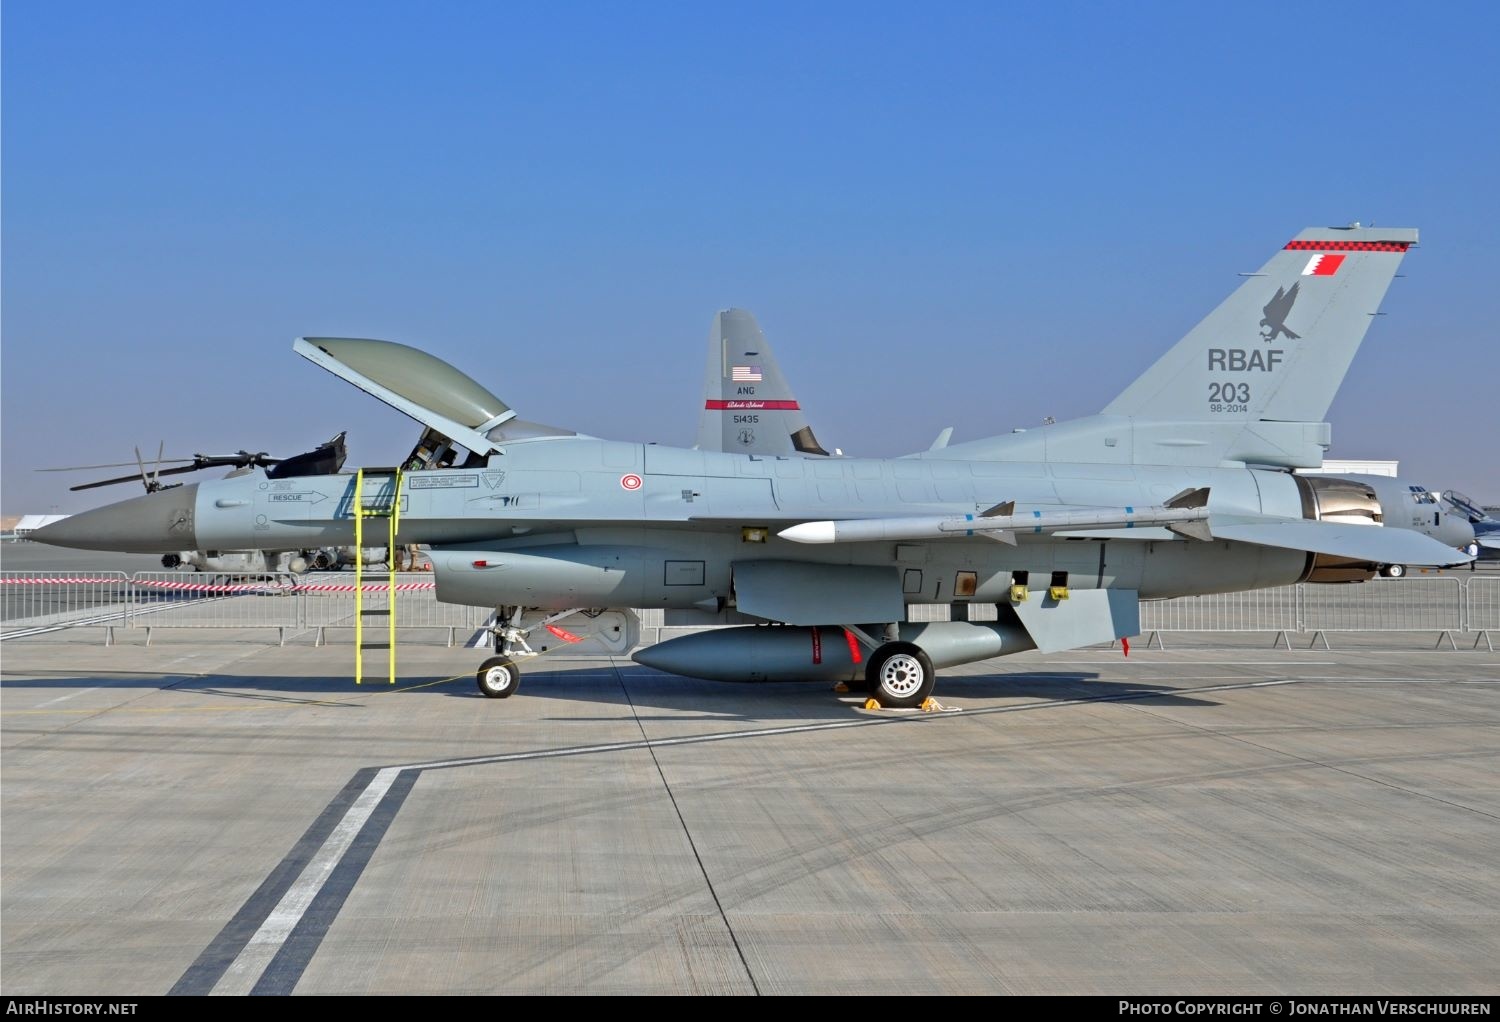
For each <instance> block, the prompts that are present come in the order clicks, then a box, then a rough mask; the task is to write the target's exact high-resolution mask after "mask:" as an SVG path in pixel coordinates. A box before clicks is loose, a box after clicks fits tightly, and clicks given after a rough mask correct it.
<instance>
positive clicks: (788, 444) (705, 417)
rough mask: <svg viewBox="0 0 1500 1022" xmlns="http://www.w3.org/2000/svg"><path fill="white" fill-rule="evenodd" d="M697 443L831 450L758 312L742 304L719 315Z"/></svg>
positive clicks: (776, 450) (749, 450) (766, 450)
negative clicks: (806, 413) (804, 406)
mask: <svg viewBox="0 0 1500 1022" xmlns="http://www.w3.org/2000/svg"><path fill="white" fill-rule="evenodd" d="M698 447H699V449H701V450H705V451H731V452H737V453H740V454H768V455H793V454H820V455H827V454H828V452H827V451H825V450H824V449H823V448H822V447H821V446H819V444H818V440H817V438H816V437H814V436H813V432H812V427H811V426H809V425H808V424H807V420H806V419H805V418H803V417H802V409H801V407H800V406H799V405H798V404H797V398H796V397H795V395H793V394H792V388H791V387H789V386H788V385H787V382H786V379H785V377H783V376H782V375H781V366H780V365H778V364H777V362H776V356H775V355H774V354H773V353H772V352H771V346H770V344H769V343H767V341H766V338H765V335H764V334H762V333H761V332H760V326H759V324H757V323H756V322H755V317H754V316H752V315H751V314H750V313H748V312H746V311H745V310H743V309H725V310H724V311H722V312H719V313H716V314H715V315H714V325H713V329H712V331H710V333H709V338H708V368H707V370H706V372H705V374H704V381H703V411H702V414H701V415H700V416H699V418H698Z"/></svg>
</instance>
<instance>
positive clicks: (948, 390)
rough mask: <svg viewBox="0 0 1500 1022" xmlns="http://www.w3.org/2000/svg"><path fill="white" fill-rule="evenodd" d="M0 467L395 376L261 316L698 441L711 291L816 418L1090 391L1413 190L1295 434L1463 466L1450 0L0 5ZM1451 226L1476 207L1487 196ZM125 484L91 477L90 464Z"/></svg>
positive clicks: (1078, 409) (381, 426)
mask: <svg viewBox="0 0 1500 1022" xmlns="http://www.w3.org/2000/svg"><path fill="white" fill-rule="evenodd" d="M3 19H4V20H3V43H0V44H3V65H0V74H3V143H4V148H3V157H0V158H3V168H0V169H3V204H4V205H3V217H4V218H3V256H4V262H3V324H0V325H3V348H0V388H3V428H4V435H3V447H4V449H3V458H4V460H3V510H4V511H5V512H6V513H18V512H21V511H45V510H48V509H49V508H50V507H51V506H52V505H54V504H55V505H58V506H59V507H60V508H61V509H62V510H65V511H66V510H79V509H82V508H85V507H89V506H93V505H94V504H96V503H99V502H101V499H102V498H101V495H100V494H99V493H97V492H96V493H93V494H80V495H71V494H68V493H67V492H66V484H67V483H68V482H72V481H82V479H84V478H86V476H80V477H79V478H78V479H77V480H74V479H72V478H70V477H65V476H57V475H37V474H36V473H34V472H33V471H32V469H33V468H35V467H38V466H41V465H44V464H87V463H93V462H101V461H120V460H128V459H129V458H130V457H131V447H132V446H133V445H134V444H137V443H138V444H140V446H141V447H142V449H143V450H146V451H150V452H154V451H155V450H156V447H157V443H158V441H159V440H161V439H163V438H165V439H166V440H167V443H168V447H169V449H170V450H169V453H173V452H175V453H190V452H192V451H223V450H234V449H238V448H240V447H251V448H253V449H267V450H270V451H272V452H273V453H292V452H294V451H296V450H302V449H305V448H307V447H309V446H312V445H313V444H315V443H317V442H318V441H320V440H323V439H325V438H326V437H327V436H329V435H331V434H332V433H334V432H336V431H338V430H339V429H344V428H348V429H350V430H351V447H352V451H351V459H352V460H353V461H363V462H366V463H375V464H387V463H390V462H391V461H393V460H394V459H396V458H398V457H399V456H400V455H401V454H404V453H405V451H406V450H407V449H408V448H409V446H410V444H411V441H412V439H413V438H414V435H415V429H414V427H413V425H412V424H410V423H409V422H408V421H407V420H405V419H402V418H401V417H399V416H398V415H396V414H395V413H394V412H391V411H389V410H388V409H386V408H384V406H381V405H379V404H377V403H376V402H374V401H373V400H371V399H369V398H367V397H365V396H363V395H361V394H359V393H357V392H356V391H354V390H353V389H351V388H349V387H347V386H345V385H343V384H340V383H338V382H337V381H335V380H334V379H333V378H332V377H329V376H327V375H326V374H324V373H322V372H321V371H319V370H317V369H316V368H314V367H313V366H311V365H310V364H307V363H305V362H303V361H302V360H301V359H298V358H296V357H295V356H294V355H292V353H291V351H290V348H291V341H292V338H293V337H295V336H297V335H299V334H333V335H345V336H373V337H383V338H388V339H392V340H399V341H404V342H406V343H411V344H415V345H418V346H420V347H425V348H427V349H429V350H431V351H433V352H434V353H436V354H439V355H441V356H442V357H444V358H446V359H448V360H449V361H451V362H453V363H454V364H456V365H458V366H459V367H461V368H463V369H465V370H466V371H468V372H470V373H471V374H472V375H474V376H475V377H476V378H478V379H479V380H481V381H482V382H484V383H485V384H487V385H488V386H490V388H491V389H493V390H494V391H495V392H496V393H498V394H499V395H500V396H501V397H503V398H505V400H507V401H508V402H510V403H511V404H512V405H514V406H515V407H516V408H517V409H518V410H520V411H521V413H522V414H523V415H524V416H526V417H527V418H532V419H537V420H540V421H544V422H552V423H556V424H559V425H566V426H570V427H573V428H576V429H579V430H582V431H585V432H590V433H595V434H598V435H603V436H609V437H615V438H621V439H639V440H653V441H659V442H662V443H677V444H689V443H691V442H692V435H693V425H694V421H695V415H696V412H695V405H696V404H697V401H698V397H699V387H700V385H701V367H702V362H703V358H704V346H705V343H706V338H707V331H708V327H709V322H710V319H711V317H712V314H713V312H714V310H716V309H719V308H723V307H726V306H731V305H735V306H741V307H745V308H749V309H752V310H753V311H755V312H756V313H757V315H758V316H759V318H760V320H761V324H762V326H763V327H764V328H765V329H766V331H767V333H768V334H769V336H770V338H771V340H772V341H773V342H774V343H775V344H776V346H777V348H778V353H779V354H780V356H781V359H782V362H783V364H784V366H785V368H786V370H787V372H788V375H789V377H790V379H791V380H792V382H793V385H794V387H795V388H796V389H797V391H798V396H799V397H800V398H801V400H802V403H803V405H804V407H805V408H807V409H808V413H809V418H810V419H811V421H812V423H813V425H814V426H815V428H816V429H817V431H818V435H819V437H820V438H822V439H823V440H824V442H825V443H827V444H835V445H838V446H840V447H842V448H844V450H845V451H846V452H848V453H851V454H866V455H881V454H898V453H903V452H906V451H909V450H912V449H918V448H923V447H926V446H927V444H928V443H929V442H930V441H931V439H932V437H933V436H934V435H935V434H936V433H937V432H938V430H939V429H940V428H942V427H943V426H946V425H953V426H955V427H957V429H956V435H955V439H956V440H962V439H972V438H975V437H979V436H984V435H989V434H992V433H998V432H1005V431H1008V430H1009V429H1010V428H1012V427H1014V426H1025V425H1032V424H1036V423H1038V422H1040V421H1041V419H1042V417H1043V416H1046V415H1052V416H1055V417H1057V418H1059V419H1061V418H1067V417H1074V416H1078V415H1084V414H1089V413H1092V412H1095V411H1097V410H1098V409H1099V408H1100V407H1102V406H1103V405H1104V404H1105V403H1107V402H1108V400H1109V399H1110V398H1111V397H1112V396H1114V394H1115V393H1117V392H1118V391H1119V390H1120V389H1121V388H1123V386H1124V385H1125V384H1126V383H1128V382H1129V381H1130V380H1131V379H1132V378H1133V377H1134V376H1136V375H1137V374H1138V373H1139V372H1140V371H1141V370H1143V369H1144V368H1145V367H1146V366H1147V365H1149V364H1150V363H1151V361H1152V360H1154V359H1155V358H1156V356H1157V355H1159V354H1160V353H1161V352H1162V351H1163V350H1165V349H1166V348H1167V347H1168V346H1169V345H1170V344H1171V343H1172V342H1174V341H1175V340H1176V339H1177V338H1178V337H1180V336H1181V335H1182V334H1183V333H1184V332H1186V330H1188V329H1189V328H1190V327H1191V326H1192V325H1193V324H1194V323H1195V322H1197V321H1198V319H1200V318H1201V317H1202V316H1203V315H1204V314H1206V313H1207V312H1208V311H1209V310H1210V309H1211V308H1213V306H1214V305H1216V304H1217V303H1218V302H1219V301H1220V300H1221V299H1222V298H1223V297H1224V296H1225V295H1227V294H1228V293H1229V291H1230V290H1232V289H1233V288H1234V287H1235V286H1236V285H1237V283H1238V278H1237V277H1236V276H1235V273H1236V272H1238V271H1243V270H1251V269H1254V268H1256V267H1258V266H1259V265H1260V264H1261V263H1262V262H1264V260H1265V259H1266V258H1267V257H1268V256H1269V255H1270V254H1271V253H1272V252H1273V251H1274V250H1275V249H1276V248H1278V247H1280V246H1281V245H1282V244H1283V243H1284V242H1285V241H1286V240H1287V239H1288V238H1290V237H1291V236H1292V235H1293V234H1294V233H1296V232H1297V231H1298V230H1300V229H1301V228H1302V227H1304V226H1307V225H1309V224H1340V223H1346V222H1348V221H1350V220H1356V219H1358V220H1363V221H1366V222H1369V221H1372V220H1373V221H1375V222H1377V223H1381V224H1401V225H1410V226H1417V227H1420V228H1421V229H1422V232H1423V245H1422V247H1421V248H1419V249H1417V250H1416V251H1414V253H1413V254H1412V255H1411V256H1409V257H1408V258H1407V260H1406V262H1405V264H1404V265H1403V272H1404V273H1405V274H1406V275H1407V276H1406V277H1405V278H1404V279H1401V280H1398V281H1396V283H1395V285H1394V286H1393V288H1392V290H1391V293H1390V294H1389V296H1388V297H1387V300H1386V303H1385V306H1384V308H1385V311H1386V312H1387V313H1388V315H1387V316H1384V317H1382V318H1381V319H1379V320H1378V321H1377V322H1376V324H1375V326H1374V328H1373V329H1372V330H1371V332H1370V336H1369V337H1368V338H1367V340H1366V343H1365V345H1364V347H1363V348H1362V350H1361V352H1360V354H1359V357H1358V358H1357V359H1356V361H1355V364H1354V367H1353V369H1352V370H1351V372H1350V374H1349V377H1348V378H1347V380H1346V381H1345V385H1344V388H1343V391H1342V392H1341V394H1340V396H1339V398H1338V400H1337V401H1336V402H1335V404H1334V406H1333V409H1332V411H1331V413H1330V419H1331V421H1332V422H1333V424H1334V439H1335V447H1334V450H1333V452H1332V456H1334V457H1345V458H1381V457H1384V458H1399V459H1401V461H1402V463H1403V465H1402V467H1403V472H1404V473H1405V474H1409V475H1412V476H1414V477H1416V478H1418V479H1420V480H1423V481H1425V482H1427V483H1428V484H1429V485H1432V486H1437V487H1448V486H1453V487H1457V488H1459V489H1462V490H1467V491H1469V492H1470V493H1472V494H1473V495H1474V496H1476V497H1479V498H1481V499H1487V500H1493V501H1500V458H1497V456H1496V446H1495V437H1496V435H1497V432H1500V431H1497V428H1496V425H1495V414H1494V412H1495V404H1496V395H1497V394H1500V387H1497V386H1496V372H1495V367H1496V361H1495V342H1496V340H1497V329H1496V326H1495V322H1496V314H1495V312H1494V310H1493V301H1492V297H1491V296H1492V294H1493V292H1494V288H1495V281H1496V276H1497V273H1496V271H1497V269H1500V259H1497V256H1496V246H1495V240H1494V238H1493V237H1492V236H1487V235H1485V234H1484V232H1485V231H1486V230H1489V231H1495V230H1497V228H1500V216H1497V213H1500V208H1497V201H1496V192H1495V182H1496V180H1497V179H1500V132H1497V131H1496V130H1495V126H1496V125H1497V124H1500V77H1497V76H1500V72H1497V70H1496V63H1495V61H1494V60H1493V54H1492V52H1491V51H1492V49H1493V42H1494V40H1495V39H1496V38H1500V7H1497V6H1496V5H1494V4H1488V3H1452V4H1437V5H1426V6H1419V5H1411V4H1395V3H1359V4H1353V3H1324V4H1306V3H1304V4H1287V5H1280V4H1259V5H1253V6H1245V5H1238V6H1236V7H1234V8H1230V7H1228V6H1227V5H1216V4H1202V3H1195V4H1172V3H1154V4H1137V5H1124V4H1092V3H1048V4H1020V3H1006V4H998V3H986V4H972V5H971V4H941V5H931V4H927V5H910V6H903V5H893V4H878V3H868V2H866V3H860V4H852V3H851V4H835V3H821V4H811V5H810V4H774V3H762V4H754V5H735V4H712V5H710V4H685V3H683V4H665V3H660V4H651V3H641V4H623V3H589V4H571V5H562V4H529V5H521V4H502V3H491V2H447V3H433V4H416V3H361V4H352V3H348V4H345V3H299V4H278V3H257V4H230V3H222V2H201V0H200V2H195V3H181V4H175V3H142V4H107V3H102V2H89V3H79V2H37V0H8V2H7V3H6V4H5V6H4V10H3ZM1487 239H1488V240H1487ZM131 492H133V491H132V490H131V489H130V488H128V487H122V488H120V489H119V490H116V491H105V494H104V495H103V496H104V497H108V496H110V495H111V494H113V495H114V496H116V497H117V498H123V497H125V496H128V495H130V494H131Z"/></svg>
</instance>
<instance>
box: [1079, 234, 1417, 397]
mask: <svg viewBox="0 0 1500 1022" xmlns="http://www.w3.org/2000/svg"><path fill="white" fill-rule="evenodd" d="M1416 243H1417V232H1416V230H1414V229H1412V228H1401V227H1380V228H1376V227H1359V226H1353V227H1339V228H1326V227H1310V228H1308V229H1307V230H1305V231H1303V232H1302V233H1301V234H1299V235H1297V237H1296V238H1294V239H1293V240H1292V241H1290V242H1288V243H1287V245H1286V247H1285V248H1283V249H1282V250H1281V251H1279V252H1277V253H1276V254H1275V255H1273V256H1272V257H1271V259H1270V261H1269V262H1267V263H1266V265H1265V266H1263V267H1261V269H1260V271H1259V272H1258V273H1254V274H1251V275H1250V276H1249V279H1248V280H1246V281H1245V283H1243V284H1241V285H1240V287H1239V289H1238V290H1237V291H1235V292H1234V294H1232V295H1230V296H1229V297H1228V298H1227V299H1225V301H1224V303H1223V304H1222V305H1220V306H1219V307H1218V308H1217V309H1215V310H1214V311H1213V312H1211V313H1209V314H1208V316H1207V318H1205V319H1204V320H1203V322H1201V323H1199V324H1198V325H1197V326H1196V327H1194V328H1193V329H1192V330H1191V331H1190V332H1189V333H1188V335H1187V336H1186V337H1184V338H1183V339H1182V340H1180V341H1178V342H1177V344H1176V345H1175V346H1173V347H1172V349H1171V350H1170V351H1168V352H1167V353H1166V354H1165V355H1163V356H1162V357H1161V358H1160V359H1159V360H1157V362H1156V364H1155V365H1153V366H1152V367H1151V368H1150V369H1148V370H1146V372H1145V373H1144V374H1143V375H1142V376H1141V377H1139V378H1138V379H1137V380H1136V381H1135V382H1134V383H1132V384H1131V385H1130V386H1129V387H1127V388H1126V389H1125V391H1124V393H1122V394H1121V395H1120V396H1119V397H1117V398H1115V399H1114V400H1113V401H1111V402H1110V403H1109V406H1108V407H1106V408H1105V409H1104V414H1106V415H1123V416H1131V417H1133V418H1146V419H1156V420H1175V421H1178V422H1181V421H1192V420H1202V421H1209V422H1218V423H1231V422H1236V421H1246V420H1270V421H1278V422H1308V423H1316V422H1321V421H1322V420H1323V418H1324V416H1325V415H1327V413H1328V406H1329V405H1330V404H1331V403H1332V402H1333V397H1334V394H1335V393H1337V391H1338V388H1339V384H1340V383H1341V382H1343V379H1344V374H1345V373H1347V372H1348V370H1349V363H1350V361H1351V360H1352V359H1353V358H1354V353H1355V352H1356V351H1357V350H1358V349H1359V345H1360V342H1361V341H1363V340H1364V337H1365V331H1366V330H1368V329H1369V328H1370V323H1371V321H1372V317H1374V316H1375V315H1376V313H1377V312H1378V310H1379V308H1380V301H1381V299H1382V298H1383V297H1384V296H1385V292H1386V288H1387V287H1389V286H1390V283H1391V278H1393V277H1394V276H1395V275H1396V269H1397V267H1399V266H1400V265H1401V259H1402V257H1403V256H1404V255H1405V254H1406V250H1407V249H1408V248H1410V247H1411V246H1412V245H1415V244H1416Z"/></svg>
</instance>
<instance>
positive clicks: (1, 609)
mask: <svg viewBox="0 0 1500 1022" xmlns="http://www.w3.org/2000/svg"><path fill="white" fill-rule="evenodd" d="M434 588H435V587H434V584H433V581H432V576H431V575H430V574H426V573H408V574H402V575H399V576H397V593H398V595H397V598H396V599H397V605H396V606H397V617H396V622H397V626H398V628H400V629H402V630H410V629H429V630H437V631H439V632H441V633H445V634H446V638H447V642H448V644H449V645H452V644H454V643H455V642H457V641H458V640H459V637H460V636H464V637H467V635H468V634H469V633H471V632H473V631H474V630H475V629H477V628H479V627H480V626H481V625H482V624H483V623H484V621H485V619H486V618H487V617H488V616H489V613H490V609H489V608H484V607H468V606H459V605H455V604H447V603H439V602H437V599H436V597H435V593H434V592H433V590H434ZM386 599H387V596H386V583H385V582H384V581H383V580H382V581H378V582H366V583H365V602H366V605H367V606H368V607H370V608H372V609H373V608H377V607H384V606H385V603H386ZM966 610H967V612H968V614H969V618H970V620H974V621H983V620H993V619H994V617H995V608H994V606H993V605H985V604H975V605H973V606H970V607H967V608H966ZM908 611H909V619H910V620H912V621H943V620H947V619H948V618H949V616H950V608H949V607H948V606H946V605H935V606H926V605H914V606H912V607H910V608H908ZM637 613H638V614H639V615H640V617H641V625H642V631H643V635H645V636H650V635H653V634H654V635H658V636H659V635H660V634H661V630H662V627H663V626H664V618H663V614H662V611H661V610H659V609H645V610H640V611H637ZM83 626H92V627H102V628H103V629H104V635H105V642H106V643H109V642H112V641H113V640H114V632H115V629H116V628H122V627H123V628H131V629H135V628H141V629H145V631H146V640H147V642H148V643H149V642H150V640H151V633H152V631H153V630H154V629H157V628H205V629H207V628H218V629H239V628H265V629H276V631H277V634H278V637H279V639H280V641H282V642H285V641H286V638H287V636H288V635H289V634H303V633H311V634H312V636H313V638H314V641H315V642H316V643H317V644H319V645H321V644H323V643H324V642H326V641H329V640H330V638H336V637H337V638H342V637H343V636H340V635H339V634H338V630H342V629H347V630H348V632H349V633H352V631H353V627H354V582H353V578H352V576H350V575H348V574H343V573H337V572H332V573H317V574H311V575H305V576H301V577H298V576H293V575H286V574H280V575H212V574H194V573H186V572H137V573H136V574H135V575H134V576H128V575H126V574H125V573H124V572H119V571H101V572H88V573H78V572H66V571H38V572H17V571H8V572H0V638H3V639H18V638H25V637H27V636H33V635H40V634H44V633H47V632H55V631H59V630H61V629H65V628H77V627H83ZM1173 632H1225V633H1236V632H1240V633H1242V632H1267V633H1273V634H1274V635H1275V636H1276V642H1277V644H1279V643H1281V642H1282V641H1285V642H1286V644H1287V645H1288V646H1290V645H1291V638H1290V637H1291V636H1292V635H1311V636H1312V641H1313V642H1314V643H1316V642H1317V641H1319V640H1320V639H1321V641H1322V642H1323V644H1324V645H1325V646H1326V645H1327V644H1328V634H1329V633H1331V632H1406V633H1410V632H1435V633H1437V634H1438V636H1439V642H1442V641H1443V639H1446V640H1447V642H1448V643H1449V645H1451V646H1454V647H1455V648H1456V643H1455V642H1454V636H1455V635H1457V634H1464V635H1472V636H1473V637H1474V640H1473V648H1475V649H1477V648H1479V646H1480V644H1483V645H1484V646H1485V647H1486V648H1488V649H1490V650H1491V651H1493V649H1494V643H1493V635H1492V633H1496V632H1500V577H1494V578H1485V577H1478V578H1474V577H1471V578H1467V579H1465V578H1461V577H1456V576H1442V577H1436V578H1407V579H1378V580H1375V581H1371V582H1367V583H1364V584H1362V585H1335V586H1322V585H1295V586H1283V587H1280V588H1277V589H1261V590H1255V591H1252V592H1239V593H1222V594H1217V595H1212V596H1188V597H1180V598H1178V599H1173V600H1155V601H1148V602H1144V603H1142V604H1141V633H1142V634H1143V635H1145V636H1147V645H1150V644H1152V643H1153V642H1154V643H1155V644H1156V645H1161V644H1162V641H1161V637H1162V635H1163V634H1164V633H1165V634H1170V633H1173ZM330 633H333V634H332V635H331V634H330ZM346 641H347V640H346Z"/></svg>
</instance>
